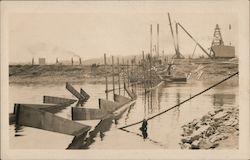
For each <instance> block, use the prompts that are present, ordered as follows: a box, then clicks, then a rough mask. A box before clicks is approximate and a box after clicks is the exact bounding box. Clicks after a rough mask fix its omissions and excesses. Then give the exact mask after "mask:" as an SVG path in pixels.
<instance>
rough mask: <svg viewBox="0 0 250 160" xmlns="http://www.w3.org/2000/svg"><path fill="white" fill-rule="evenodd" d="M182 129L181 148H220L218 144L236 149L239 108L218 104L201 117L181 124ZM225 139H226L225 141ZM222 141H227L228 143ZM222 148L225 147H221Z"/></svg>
mask: <svg viewBox="0 0 250 160" xmlns="http://www.w3.org/2000/svg"><path fill="white" fill-rule="evenodd" d="M182 129H183V133H182V135H181V136H182V139H181V142H180V146H181V148H182V149H213V148H220V146H229V148H233V149H237V148H238V141H239V108H238V107H236V106H218V107H216V108H215V109H213V110H212V111H210V112H208V113H207V114H206V115H204V116H202V118H201V119H199V120H197V119H194V120H193V121H192V122H189V123H188V124H186V125H183V126H182ZM235 137H236V138H235ZM225 140H227V141H226V142H225ZM232 141H233V142H232ZM223 143H228V145H227V144H226V145H225V144H223ZM232 144H234V146H232ZM235 144H236V145H235ZM223 149H226V148H224V147H223Z"/></svg>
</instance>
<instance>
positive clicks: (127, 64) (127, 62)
mask: <svg viewBox="0 0 250 160" xmlns="http://www.w3.org/2000/svg"><path fill="white" fill-rule="evenodd" d="M127 77H128V84H127V85H128V86H129V79H130V75H129V60H127ZM125 84H126V83H125Z"/></svg>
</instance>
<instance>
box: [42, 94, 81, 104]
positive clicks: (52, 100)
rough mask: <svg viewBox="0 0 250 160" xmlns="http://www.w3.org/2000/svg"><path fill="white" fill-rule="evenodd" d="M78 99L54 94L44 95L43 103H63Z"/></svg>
mask: <svg viewBox="0 0 250 160" xmlns="http://www.w3.org/2000/svg"><path fill="white" fill-rule="evenodd" d="M76 101H77V100H75V99H68V98H61V97H54V96H43V103H51V104H61V103H71V104H72V103H74V102H76Z"/></svg>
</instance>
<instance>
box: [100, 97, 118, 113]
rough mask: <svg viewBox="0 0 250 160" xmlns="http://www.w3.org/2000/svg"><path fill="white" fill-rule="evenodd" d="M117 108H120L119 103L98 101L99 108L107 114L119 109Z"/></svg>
mask: <svg viewBox="0 0 250 160" xmlns="http://www.w3.org/2000/svg"><path fill="white" fill-rule="evenodd" d="M119 106H121V104H120V103H117V102H113V101H108V100H105V99H99V108H100V109H103V110H105V111H107V112H113V111H114V110H116V109H117V108H119Z"/></svg>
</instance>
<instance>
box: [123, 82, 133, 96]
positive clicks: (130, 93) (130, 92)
mask: <svg viewBox="0 0 250 160" xmlns="http://www.w3.org/2000/svg"><path fill="white" fill-rule="evenodd" d="M124 89H125V90H126V92H127V93H128V95H129V97H130V98H132V99H136V95H135V94H134V93H133V92H132V91H131V90H130V89H129V88H128V87H127V85H126V84H125V83H124Z"/></svg>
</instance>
